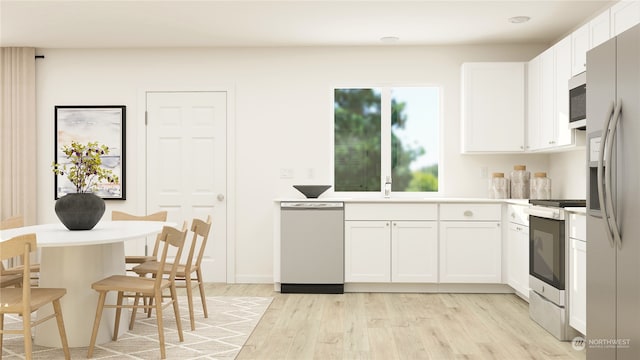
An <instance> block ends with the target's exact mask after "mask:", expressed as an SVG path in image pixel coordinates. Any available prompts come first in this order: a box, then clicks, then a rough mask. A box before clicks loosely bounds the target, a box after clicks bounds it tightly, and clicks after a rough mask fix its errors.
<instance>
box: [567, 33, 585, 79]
mask: <svg viewBox="0 0 640 360" xmlns="http://www.w3.org/2000/svg"><path fill="white" fill-rule="evenodd" d="M587 50H589V24H584V25H582V26H581V27H580V28H579V29H578V30H576V31H574V32H573V33H572V34H571V75H578V74H580V73H581V72H584V71H585V70H586V69H587Z"/></svg>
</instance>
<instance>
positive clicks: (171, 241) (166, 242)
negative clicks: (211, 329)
mask: <svg viewBox="0 0 640 360" xmlns="http://www.w3.org/2000/svg"><path fill="white" fill-rule="evenodd" d="M186 237H187V227H186V224H185V225H184V226H183V229H182V231H180V230H178V229H175V228H172V227H169V226H165V227H164V228H163V229H162V233H160V236H158V241H159V243H161V248H162V249H161V250H162V252H161V253H160V254H159V262H160V264H162V265H163V266H164V265H165V264H166V260H167V254H168V253H169V252H170V251H175V252H176V256H180V255H181V254H182V249H183V247H184V242H185V239H186ZM176 269H177V266H173V267H172V269H171V273H170V275H169V279H164V278H163V277H162V272H161V271H159V272H158V274H156V275H157V277H156V278H151V279H150V278H142V277H134V276H126V275H112V276H109V277H108V278H105V279H103V280H100V281H97V282H95V283H93V284H92V285H91V288H93V289H94V290H96V291H97V292H98V293H99V294H100V296H99V298H98V308H97V310H96V318H95V320H94V323H93V333H92V334H91V342H90V344H89V352H88V354H87V357H89V358H91V357H92V356H93V349H94V347H95V343H96V336H97V334H98V328H99V326H100V318H101V317H102V311H103V310H104V308H115V309H116V320H115V326H114V329H113V341H116V340H117V339H118V327H119V325H120V315H121V313H122V309H123V308H131V309H133V311H132V313H131V323H130V324H129V329H132V328H133V323H134V321H135V317H136V310H137V308H139V307H140V308H144V309H147V308H149V307H151V306H153V307H154V308H155V309H156V316H157V325H158V339H159V342H160V356H161V358H162V359H165V358H166V354H165V341H164V325H163V320H162V309H163V308H165V307H167V306H169V305H173V312H174V314H175V317H176V325H177V328H178V337H179V339H180V341H184V338H183V335H182V322H181V320H180V311H179V309H178V301H177V294H176V287H175V283H174V281H173V279H174V277H175V274H176ZM167 289H168V290H169V291H170V301H167V302H166V303H163V300H162V299H163V296H162V295H163V292H164V291H165V290H167ZM109 291H116V292H117V293H118V297H117V303H116V304H115V305H105V300H106V297H107V293H108V292H109ZM125 297H127V298H130V297H134V298H135V300H134V302H133V305H129V304H123V299H124V298H125ZM140 297H153V299H155V305H146V304H144V303H143V304H142V305H139V304H138V303H139V299H140Z"/></svg>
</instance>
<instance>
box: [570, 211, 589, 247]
mask: <svg viewBox="0 0 640 360" xmlns="http://www.w3.org/2000/svg"><path fill="white" fill-rule="evenodd" d="M569 237H571V238H574V239H578V240H584V241H586V240H587V217H586V216H585V215H581V214H571V215H569Z"/></svg>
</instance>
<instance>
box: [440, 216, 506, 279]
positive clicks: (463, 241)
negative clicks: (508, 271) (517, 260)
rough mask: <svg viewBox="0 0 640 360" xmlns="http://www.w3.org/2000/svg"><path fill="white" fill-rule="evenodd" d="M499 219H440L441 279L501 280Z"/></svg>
mask: <svg viewBox="0 0 640 360" xmlns="http://www.w3.org/2000/svg"><path fill="white" fill-rule="evenodd" d="M501 231H502V230H501V229H500V222H499V221H496V222H456V221H442V222H440V282H443V283H500V282H501V281H502V266H501V262H502V257H501V253H502V241H501V238H502V237H501Z"/></svg>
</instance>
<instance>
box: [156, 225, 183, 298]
mask: <svg viewBox="0 0 640 360" xmlns="http://www.w3.org/2000/svg"><path fill="white" fill-rule="evenodd" d="M187 230H188V229H187V226H186V223H185V224H184V225H183V226H182V230H178V229H176V228H174V227H171V226H165V227H163V228H162V232H161V233H160V235H158V244H161V245H160V249H162V252H161V253H160V254H159V256H158V262H159V263H160V266H158V270H157V272H156V274H155V278H156V280H155V281H156V286H157V287H159V286H160V283H161V282H162V279H163V277H162V275H163V274H165V275H166V273H165V272H164V270H165V264H166V263H167V256H168V254H169V253H170V252H174V251H175V254H176V255H175V256H176V259H179V258H180V256H181V255H182V249H183V248H184V243H185V240H186V238H187ZM177 269H178V262H177V261H174V262H173V264H172V266H171V272H170V273H169V280H170V281H173V280H174V279H175V277H176V270H177Z"/></svg>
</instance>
